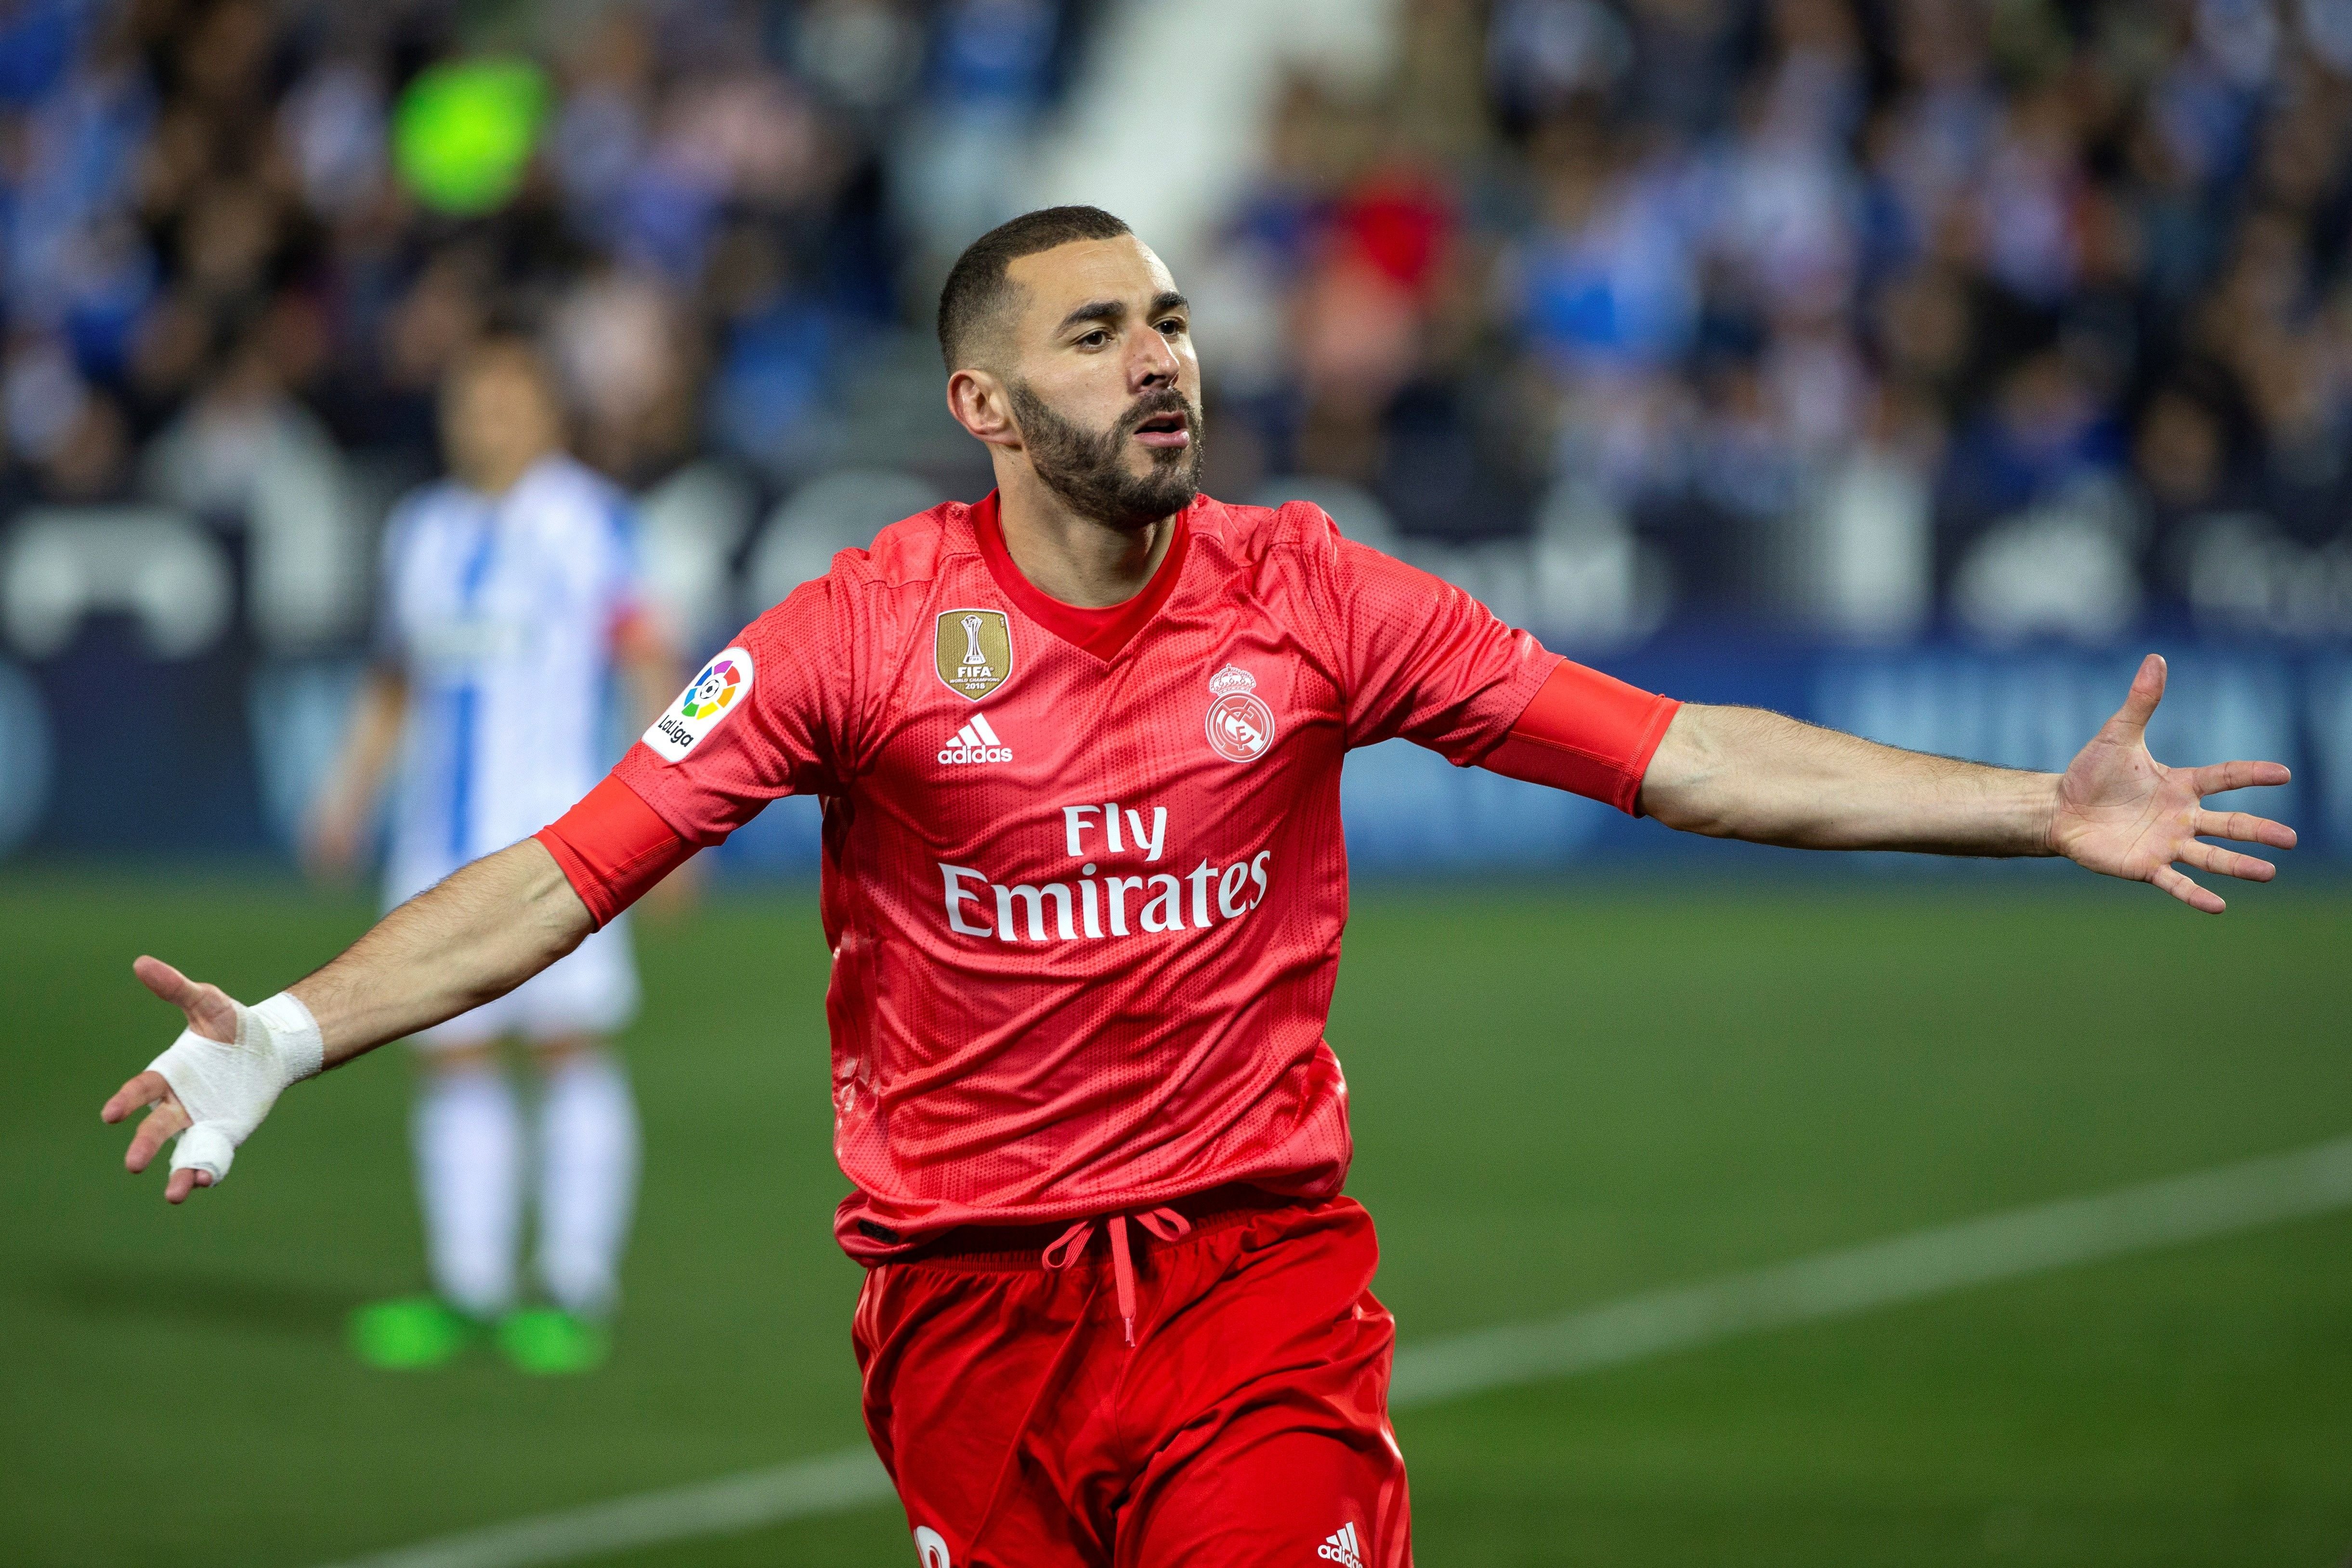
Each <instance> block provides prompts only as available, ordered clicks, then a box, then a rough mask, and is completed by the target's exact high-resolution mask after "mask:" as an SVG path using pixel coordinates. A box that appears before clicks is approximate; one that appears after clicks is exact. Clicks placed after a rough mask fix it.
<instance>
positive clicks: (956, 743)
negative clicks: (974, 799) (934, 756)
mask: <svg viewBox="0 0 2352 1568" xmlns="http://www.w3.org/2000/svg"><path fill="white" fill-rule="evenodd" d="M1012 760H1013V748H1012V747H1010V746H1008V745H1006V744H1005V743H1004V742H1003V741H1001V740H999V739H997V735H996V731H993V730H992V729H990V728H989V727H988V715H987V714H985V713H975V714H973V715H972V716H971V723H969V724H966V725H965V726H964V727H963V728H962V729H961V730H958V731H956V732H955V739H954V740H952V741H950V742H948V743H947V744H946V745H944V746H942V747H940V761H941V762H943V763H1009V762H1011V761H1012Z"/></svg>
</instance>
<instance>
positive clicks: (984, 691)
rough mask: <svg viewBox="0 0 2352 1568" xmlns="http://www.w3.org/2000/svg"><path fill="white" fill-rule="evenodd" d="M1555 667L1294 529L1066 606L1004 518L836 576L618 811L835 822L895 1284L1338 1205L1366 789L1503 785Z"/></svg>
mask: <svg viewBox="0 0 2352 1568" xmlns="http://www.w3.org/2000/svg"><path fill="white" fill-rule="evenodd" d="M1560 664H1561V660H1560V659H1559V658H1558V656H1556V655H1553V654H1549V653H1547V652H1546V651H1545V650H1544V649H1543V648H1542V647H1540V646H1539V645H1538V643H1537V642H1536V640H1535V639H1534V638H1532V637H1528V635H1527V634H1525V633H1523V632H1518V631H1515V630H1513V629H1511V628H1510V627H1508V626H1504V625H1503V624H1502V623H1501V622H1500V621H1498V620H1496V618H1495V617H1494V616H1492V615H1491V614H1489V613H1488V612H1487V610H1486V608H1485V607H1484V606H1483V605H1480V604H1478V603H1477V602H1476V601H1475V600H1474V599H1472V598H1471V597H1470V596H1469V595H1466V594H1465V593H1463V592H1462V591H1461V590H1459V589H1457V588H1454V587H1453V586H1451V585H1450V584H1446V583H1444V582H1443V581H1441V580H1439V579H1437V578H1435V577H1433V576H1431V575H1429V574H1425V573H1423V572H1419V571H1416V570H1414V569H1413V568H1412V567H1410V566H1407V565H1405V564H1403V563H1401V562H1397V561H1395V560H1392V559H1391V558H1389V557H1387V556H1384V555H1382V554H1381V553H1379V552H1376V551H1373V550H1370V549H1368V548H1366V547H1364V546H1362V545H1360V544H1357V543H1355V542H1351V541H1349V540H1347V539H1344V538H1342V537H1341V536H1340V535H1339V531H1338V530H1337V529H1336V528H1335V527H1334V526H1333V525H1332V523H1331V521H1330V520H1329V519H1328V517H1326V516H1325V515H1324V514H1323V513H1322V512H1321V511H1319V510H1317V509H1315V508H1314V507H1312V506H1309V505H1307V504H1304V503H1299V502H1294V503H1292V504H1290V505H1287V506H1285V507H1283V508H1282V509H1281V510H1265V509H1263V508H1256V507H1237V506H1227V505H1224V504H1223V503H1221V502H1218V501H1214V500H1209V499H1207V498H1205V497H1203V498H1202V499H1201V500H1197V501H1195V502H1194V503H1193V504H1192V506H1191V507H1190V508H1188V509H1187V510H1185V511H1184V512H1183V513H1182V514H1181V516H1180V517H1179V519H1178V521H1177V527H1176V530H1175V532H1174V536H1173V538H1172V540H1171V543H1170V545H1169V548H1168V552H1167V554H1166V556H1165V558H1164V559H1163V560H1162V562H1161V563H1160V568H1159V570H1158V571H1157V572H1156V573H1155V574H1154V575H1153V578H1152V581H1151V583H1150V585H1149V586H1148V587H1147V588H1146V589H1145V591H1144V592H1143V593H1142V594H1140V595H1138V596H1137V597H1136V598H1135V599H1133V600H1131V601H1129V603H1128V604H1126V605H1120V606H1118V608H1116V609H1113V610H1107V611H1088V610H1081V609H1076V608H1073V607H1072V606H1069V605H1062V604H1059V603H1058V602H1056V601H1054V600H1051V599H1048V598H1046V597H1045V595H1042V594H1040V593H1039V592H1038V591H1037V590H1036V589H1035V588H1034V587H1033V586H1031V585H1030V584H1029V583H1028V581H1027V580H1026V579H1025V578H1024V577H1023V576H1022V575H1021V574H1020V572H1019V570H1018V568H1017V567H1015V566H1014V565H1013V562H1012V559H1011V557H1010V556H1009V555H1008V554H1007V553H1006V552H1005V549H1004V544H1003V534H1002V531H1001V528H1000V525H999V523H998V521H997V514H996V502H995V498H994V497H990V498H989V499H988V500H983V501H982V502H980V503H979V504H978V505H976V506H964V505H961V504H950V505H946V506H941V507H939V508H936V509H935V510H931V511H929V512H925V513H923V514H921V515H920V516H918V517H912V518H908V519H907V520H906V521H903V522H899V523H897V524H894V525H893V526H891V527H890V528H888V529H887V530H885V531H883V533H882V534H881V536H880V537H879V538H878V539H877V540H876V541H875V543H874V546H873V548H872V549H871V550H867V551H845V552H843V553H842V554H840V555H839V556H837V557H835V561H834V564H833V568H832V570H831V571H830V572H829V573H827V574H826V575H824V577H822V578H820V579H818V580H816V581H814V582H812V583H807V584H803V585H802V586H801V587H800V588H798V589H796V590H795V591H794V592H793V594H792V595H791V596H790V597H789V598H787V599H785V600H784V602H783V603H782V604H780V605H776V606H775V607H774V608H773V609H772V610H770V611H768V612H767V613H766V614H765V615H763V616H761V617H760V618H759V619H757V620H756V621H754V622H752V623H751V626H748V627H746V628H745V629H744V631H743V633H742V635H741V637H740V638H739V639H738V642H737V644H736V646H735V647H730V648H729V649H727V650H726V651H725V652H724V653H722V654H720V655H719V657H718V658H715V659H713V660H712V661H711V663H710V665H709V668H707V669H706V670H705V671H704V672H703V674H702V675H701V676H700V677H698V680H697V683H696V685H695V686H694V687H693V688H692V689H689V690H688V693H687V694H686V696H685V698H684V699H682V700H681V702H680V703H679V705H678V706H677V708H674V709H673V710H671V711H670V712H669V713H668V714H667V715H665V717H664V718H663V719H662V720H660V721H657V722H656V725H655V727H654V729H652V730H650V731H647V732H646V741H645V742H641V743H640V744H638V745H637V746H635V748H633V749H632V750H631V752H629V754H628V756H627V757H626V758H625V759H624V760H623V762H622V763H621V764H620V766H619V767H618V768H617V769H615V770H614V776H615V777H616V778H617V779H619V780H620V781H621V782H622V783H624V784H626V785H627V786H628V787H629V788H630V789H631V790H633V791H634V792H635V794H636V795H640V796H642V797H643V799H644V801H645V802H646V805H649V806H650V807H651V808H652V810H653V811H654V812H655V813H656V815H657V816H659V817H660V818H661V819H662V821H663V822H664V823H666V824H667V825H668V826H669V827H670V828H671V829H673V830H675V831H676V833H677V835H678V836H679V837H682V838H684V839H685V840H687V841H688V843H691V844H697V845H708V844H713V843H716V842H718V841H719V840H720V839H722V838H724V837H726V836H727V835H728V834H729V833H730V832H731V831H732V830H733V829H735V828H736V827H739V826H741V825H742V824H743V823H744V822H745V821H747V820H749V819H750V818H751V816H753V815H754V814H756V813H757V812H758V811H759V810H760V809H761V807H762V806H763V805H766V804H767V803H768V802H769V801H771V800H772V799H774V798H776V797H777V796H779V795H787V794H814V795H819V796H821V797H823V800H824V882H823V891H822V905H823V913H824V931H825V936H826V939H827V941H828V942H830V944H831V946H832V951H833V958H834V962H833V980H832V985H831V988H830V991H829V994H828V995H827V997H826V1008H827V1013H828V1017H829V1021H830V1024H831V1027H832V1035H833V1083H834V1111H835V1141H834V1142H835V1154H836V1156H837V1157H838V1159H839V1161H840V1163H841V1168H842V1170H843V1172H844V1173H845V1174H847V1176H848V1177H849V1179H850V1181H851V1182H852V1184H854V1185H855V1187H856V1191H855V1192H854V1193H853V1194H851V1196H850V1197H849V1198H847V1199H846V1200H845V1201H844V1203H843V1204H842V1205H841V1210H840V1213H839V1215H838V1218H837V1221H836V1226H835V1229H836V1232H837V1234H838V1235H839V1237H840V1239H841V1243H842V1245H843V1247H845V1248H846V1249H847V1250H848V1251H849V1252H850V1253H851V1254H852V1255H853V1256H855V1257H857V1258H861V1259H866V1260H869V1261H871V1260H876V1259H879V1258H887V1257H888V1256H890V1255H892V1254H894V1253H896V1252H898V1251H901V1250H904V1249H905V1248H907V1247H909V1246H911V1245H913V1244H915V1243H917V1242H919V1241H920V1240H922V1239H924V1238H925V1237H929V1236H933V1235H936V1234H937V1233H939V1232H940V1231H941V1230H943V1229H945V1228H947V1227H950V1226H958V1225H964V1224H989V1225H1016V1224H1034V1223H1042V1222H1046V1221H1056V1220H1062V1219H1068V1218H1076V1217H1078V1216H1083V1215H1098V1214H1103V1213H1108V1212H1111V1211H1116V1210H1124V1209H1132V1208H1139V1207H1144V1206H1149V1205H1153V1204H1157V1203H1163V1202H1166V1201H1168V1200H1170V1199H1171V1198H1174V1197H1178V1196H1181V1195H1184V1194H1192V1193H1196V1192H1200V1191H1203V1190H1205V1189H1208V1188H1213V1187H1218V1186H1222V1185H1223V1184H1228V1183H1233V1182H1244V1181H1245V1182H1251V1183H1255V1184H1257V1185H1259V1186H1261V1187H1264V1188H1266V1189H1268V1190H1270V1191H1273V1192H1275V1193H1277V1194H1292V1195H1297V1196H1300V1197H1310V1198H1311V1197H1322V1196H1328V1195H1329V1194H1335V1193H1337V1192H1338V1191H1339V1187H1340V1184H1341V1182H1342V1181H1343V1180H1344V1178H1345V1176H1346V1174H1347V1169H1348V1160H1349V1134H1348V1118H1347V1085H1346V1081H1345V1079H1343V1078H1342V1077H1341V1075H1340V1070H1339V1062H1338V1060H1337V1058H1334V1057H1333V1055H1332V1053H1331V1049H1330V1047H1328V1045H1326V1044H1325V1043H1324V1039H1323V1028H1324V1023H1325V1019H1326V1016H1327V1015H1328V1009H1329V1005H1330V1000H1331V988H1332V983H1333V980H1334V978H1335V976H1336V975H1337V973H1338V969H1339V935H1340V930H1341V927H1342V926H1343V925H1344V924H1345V922H1346V919H1347V910H1348V867H1347V857H1346V850H1345V845H1344V842H1343V840H1342V836H1341V833H1340V825H1339V771H1340V763H1341V761H1342V759H1343V758H1344V757H1345V755H1346V753H1347V752H1348V750H1349V748H1350V747H1354V746H1366V745H1371V744H1373V743H1375V742H1381V741H1385V740H1388V739H1390V738H1391V737H1394V736H1404V737H1406V738H1408V739H1410V740H1412V741H1414V742H1419V743H1420V744H1422V745H1424V746H1428V747H1430V748H1432V749H1433V750H1435V751H1437V752H1442V753H1443V754H1444V755H1445V756H1446V757H1448V758H1450V759H1451V760H1453V761H1454V762H1455V763H1461V764H1467V763H1474V762H1476V761H1478V760H1480V759H1481V758H1483V757H1485V756H1486V754H1487V753H1488V752H1490V751H1492V750H1494V749H1495V748H1496V746H1497V745H1498V743H1499V742H1502V741H1503V740H1504V738H1505V736H1506V735H1507V733H1508V732H1509V731H1510V730H1511V727H1512V724H1513V721H1515V720H1517V718H1518V717H1519V716H1520V714H1521V712H1522V710H1526V709H1527V708H1528V704H1529V700H1530V699H1531V698H1533V697H1534V696H1535V694H1536V692H1537V691H1538V689H1539V688H1542V687H1543V686H1544V685H1545V683H1546V680H1547V679H1548V678H1549V677H1550V676H1551V675H1552V673H1553V671H1554V670H1555V668H1558V667H1559V665H1560ZM1613 684H1614V683H1612V685H1613ZM1669 706H1670V705H1669ZM1663 722H1664V721H1663V719H1659V720H1658V721H1657V725H1656V727H1662V726H1663ZM1648 744H1649V745H1652V746H1654V744H1655V737H1654V733H1653V734H1651V736H1650V738H1649V742H1648ZM1596 749H1605V748H1598V747H1597V748H1596ZM1646 761H1647V753H1646V751H1644V752H1643V754H1642V755H1641V756H1640V757H1639V759H1638V760H1629V761H1628V762H1627V763H1625V765H1626V766H1629V767H1631V768H1632V769H1633V783H1634V784H1638V782H1639V769H1640V766H1641V764H1642V763H1646ZM1621 772H1622V769H1621ZM1606 787H1607V790H1608V792H1609V793H1611V794H1613V795H1616V796H1618V797H1620V798H1621V803H1622V802H1623V801H1630V800H1631V799H1632V789H1631V787H1629V786H1627V785H1626V784H1625V783H1624V781H1623V779H1622V777H1618V776H1616V775H1612V777H1611V780H1610V781H1609V783H1608V784H1607V786H1606ZM1596 793H1599V792H1598V791H1596Z"/></svg>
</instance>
